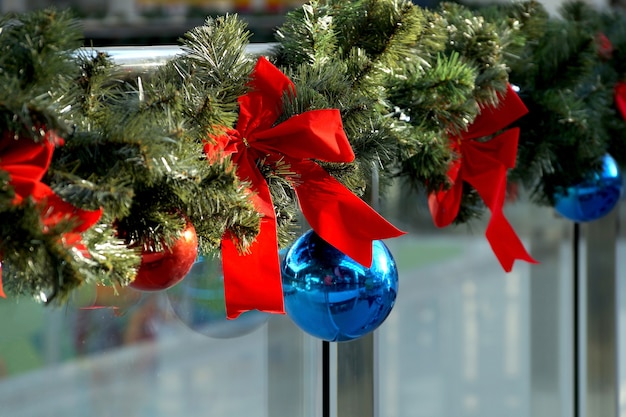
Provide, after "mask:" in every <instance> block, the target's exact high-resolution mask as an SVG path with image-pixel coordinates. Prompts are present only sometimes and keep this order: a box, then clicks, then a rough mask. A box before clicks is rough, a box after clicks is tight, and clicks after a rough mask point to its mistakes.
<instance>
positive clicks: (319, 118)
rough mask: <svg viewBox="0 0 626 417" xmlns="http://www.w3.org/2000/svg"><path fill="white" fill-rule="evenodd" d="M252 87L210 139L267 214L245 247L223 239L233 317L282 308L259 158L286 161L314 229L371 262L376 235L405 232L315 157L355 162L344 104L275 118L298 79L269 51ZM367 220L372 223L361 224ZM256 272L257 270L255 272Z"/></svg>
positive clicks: (211, 150)
mask: <svg viewBox="0 0 626 417" xmlns="http://www.w3.org/2000/svg"><path fill="white" fill-rule="evenodd" d="M251 78H252V80H251V88H252V91H251V92H249V93H247V94H246V95H243V96H241V97H240V98H239V119H238V121H237V127H236V129H226V131H225V135H222V136H218V137H216V138H214V139H215V141H216V142H217V145H214V144H213V143H207V145H206V148H205V150H206V152H207V155H208V156H209V159H211V158H214V156H215V155H216V154H217V153H218V152H222V153H223V154H224V155H231V156H232V158H233V161H234V162H235V164H236V165H237V173H238V175H239V176H240V177H241V179H242V180H243V179H245V180H249V181H250V182H251V183H252V186H253V188H252V191H253V192H252V193H251V194H252V195H251V198H252V199H253V201H255V204H256V207H257V209H258V210H259V212H260V213H262V214H263V218H262V219H261V231H260V233H259V236H257V239H256V241H255V242H253V243H252V245H251V246H250V247H249V253H245V254H242V253H240V251H239V250H238V249H237V245H236V244H235V243H233V237H232V236H231V235H230V234H226V235H225V238H224V240H223V241H222V258H223V263H224V281H225V292H226V309H227V312H228V317H229V318H235V317H237V316H238V315H239V314H240V313H242V312H244V311H247V310H250V309H253V308H256V309H259V310H263V311H269V312H283V296H282V291H281V289H282V286H281V281H280V272H279V262H278V240H277V235H276V220H275V212H274V205H273V203H272V198H271V194H270V191H269V188H268V186H267V185H266V182H265V179H264V178H263V176H262V174H261V172H260V170H259V168H258V167H257V166H256V161H257V160H258V159H261V158H263V159H265V161H266V163H269V164H270V165H272V164H273V165H276V164H277V163H278V162H280V163H283V164H287V166H288V167H289V169H290V170H292V171H293V173H292V174H291V175H290V177H291V178H293V180H292V182H293V187H294V190H295V193H296V195H297V198H298V202H299V204H300V207H301V209H302V212H303V214H304V216H305V217H306V219H307V220H308V222H309V224H311V226H312V227H313V229H314V230H316V232H317V233H318V234H320V235H321V236H323V237H324V238H325V239H326V240H328V241H329V242H331V243H332V244H334V245H336V246H337V247H339V248H341V250H343V251H345V252H346V253H348V254H350V255H351V256H352V257H353V258H354V259H356V260H357V261H358V262H360V263H362V264H364V265H370V264H371V262H372V249H371V242H372V241H373V240H375V239H376V238H389V237H395V236H399V235H401V234H403V232H401V231H399V230H398V229H396V228H395V227H393V226H392V225H391V224H390V223H388V222H387V221H386V220H385V219H383V218H382V217H381V216H380V215H378V214H377V213H376V212H375V211H374V210H372V209H371V208H370V207H369V206H368V205H367V204H366V203H364V202H363V201H362V200H361V199H359V198H358V197H356V196H355V195H354V194H352V193H351V192H350V191H349V190H348V189H346V188H345V187H344V186H343V185H341V183H339V182H338V181H337V180H336V179H334V178H333V177H332V176H331V175H330V174H328V173H327V172H326V171H325V170H324V169H323V168H322V167H320V166H319V165H318V164H317V163H316V162H314V161H313V159H315V160H320V161H326V162H334V163H340V162H344V163H345V162H351V161H352V160H353V159H354V153H353V152H352V149H351V147H350V143H349V142H348V139H347V138H346V136H345V133H344V132H343V128H342V123H341V116H340V114H339V111H338V110H311V111H306V112H303V113H301V114H298V115H296V116H293V117H291V118H288V119H287V120H285V121H282V122H281V123H279V124H276V125H275V122H276V121H277V120H278V118H279V116H281V113H282V111H281V110H282V101H283V98H284V96H285V95H289V94H294V93H295V92H294V91H293V90H294V85H293V84H292V83H291V81H289V79H288V78H287V77H286V76H285V75H284V74H282V73H281V72H280V70H279V69H278V68H276V67H275V66H273V65H272V64H271V63H270V62H269V61H267V60H266V59H265V58H260V59H259V60H258V62H257V64H256V66H255V68H254V71H253V73H252V77H251ZM363 224H367V225H368V228H365V229H364V228H362V227H361V226H362V225H363ZM250 271H256V274H254V276H251V275H250Z"/></svg>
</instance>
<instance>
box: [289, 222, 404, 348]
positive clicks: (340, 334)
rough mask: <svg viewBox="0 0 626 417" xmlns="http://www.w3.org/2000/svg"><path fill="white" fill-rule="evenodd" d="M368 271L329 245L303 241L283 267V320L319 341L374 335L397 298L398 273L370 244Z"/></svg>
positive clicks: (381, 248) (311, 237)
mask: <svg viewBox="0 0 626 417" xmlns="http://www.w3.org/2000/svg"><path fill="white" fill-rule="evenodd" d="M372 249H373V252H372V254H373V260H372V265H371V267H370V268H366V267H364V266H363V265H361V264H359V263H357V262H355V261H354V260H353V259H351V258H350V257H348V256H347V255H345V254H344V253H342V252H340V251H339V250H337V249H336V248H335V247H333V246H331V245H329V244H328V243H327V242H326V241H324V240H323V239H321V238H320V237H319V236H318V235H317V234H316V233H315V232H313V231H309V232H307V233H305V234H304V235H303V236H301V237H300V238H299V239H298V240H296V242H295V243H294V244H293V245H292V247H291V248H290V249H289V251H288V252H287V255H286V256H285V258H284V260H283V262H282V279H283V293H284V297H285V310H286V312H287V315H288V316H289V317H290V318H291V319H292V320H293V321H294V323H296V325H298V326H299V327H300V328H301V329H302V330H304V331H305V332H307V333H309V334H311V335H312V336H315V337H318V338H320V339H324V340H328V341H331V342H342V341H348V340H353V339H356V338H359V337H361V336H363V335H365V334H367V333H369V332H372V331H373V330H375V329H376V328H377V327H378V326H380V324H381V323H382V322H383V321H384V320H385V319H386V318H387V316H388V315H389V313H390V312H391V309H392V308H393V305H394V302H395V299H396V294H397V292H398V270H397V268H396V263H395V261H394V259H393V257H392V256H391V253H390V252H389V249H387V246H385V244H384V243H383V242H382V241H380V240H375V241H374V242H373V243H372Z"/></svg>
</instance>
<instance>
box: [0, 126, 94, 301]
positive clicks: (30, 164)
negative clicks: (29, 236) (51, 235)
mask: <svg viewBox="0 0 626 417" xmlns="http://www.w3.org/2000/svg"><path fill="white" fill-rule="evenodd" d="M62 143H63V140H62V139H61V138H60V137H58V136H57V135H56V134H55V133H54V132H51V131H48V132H47V133H46V134H45V136H44V138H43V139H42V141H41V142H35V141H34V140H33V139H31V138H27V137H20V138H19V139H15V138H14V137H13V133H11V132H4V133H3V134H2V138H1V139H0V169H1V170H4V171H7V172H8V173H9V177H10V180H9V185H10V186H11V187H12V188H13V190H14V192H15V197H14V198H13V204H15V205H18V204H20V203H21V202H22V201H24V200H25V199H27V198H32V199H33V201H35V202H38V203H42V206H41V207H42V210H41V222H42V224H43V227H44V232H45V231H46V230H47V229H48V228H49V227H50V226H53V225H55V224H57V223H58V222H60V221H62V220H70V221H73V222H75V227H74V228H73V229H72V232H70V233H66V234H65V235H64V236H63V241H64V243H65V244H66V245H69V246H79V245H80V237H79V235H78V234H79V233H82V232H84V231H85V230H87V229H89V228H90V227H91V226H93V225H94V224H95V223H96V222H97V221H98V220H99V219H100V216H101V215H102V210H101V209H100V210H82V209H79V208H76V207H74V206H73V205H71V204H69V203H67V202H65V201H63V200H62V199H61V198H60V197H59V196H57V195H56V194H55V193H54V191H52V189H51V188H50V187H49V186H47V185H46V184H44V183H42V182H41V179H42V178H43V176H44V175H45V173H46V171H47V170H48V167H49V166H50V161H51V160H52V153H53V151H54V147H55V146H56V145H61V144H62ZM0 296H2V297H6V295H5V294H4V291H3V290H2V275H1V274H0Z"/></svg>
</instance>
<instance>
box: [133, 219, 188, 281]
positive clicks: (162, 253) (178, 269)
mask: <svg viewBox="0 0 626 417" xmlns="http://www.w3.org/2000/svg"><path fill="white" fill-rule="evenodd" d="M159 246H163V248H162V249H161V250H154V248H148V249H147V250H146V249H144V250H142V252H141V265H140V266H139V270H138V271H137V276H136V277H135V279H134V280H133V281H132V282H131V283H130V284H129V285H130V286H131V287H133V288H135V289H137V290H142V291H159V290H164V289H167V288H170V287H172V286H174V285H176V284H178V283H179V282H180V281H181V280H182V279H183V278H185V275H187V273H188V272H189V270H190V269H191V266H192V265H193V263H194V261H195V260H196V255H197V253H198V236H197V235H196V229H195V228H194V227H193V224H191V223H190V222H187V226H186V227H185V229H184V230H183V232H182V233H181V235H180V237H179V238H178V239H177V240H176V241H175V242H173V243H172V244H171V245H168V244H164V245H159Z"/></svg>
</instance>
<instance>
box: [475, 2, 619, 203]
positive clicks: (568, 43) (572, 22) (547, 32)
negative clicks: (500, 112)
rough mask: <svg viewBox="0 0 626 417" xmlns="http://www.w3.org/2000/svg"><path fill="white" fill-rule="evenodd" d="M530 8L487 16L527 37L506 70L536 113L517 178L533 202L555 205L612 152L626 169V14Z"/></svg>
mask: <svg viewBox="0 0 626 417" xmlns="http://www.w3.org/2000/svg"><path fill="white" fill-rule="evenodd" d="M529 4H531V5H532V7H533V9H534V12H533V13H525V12H524V11H523V9H520V8H519V6H515V5H508V6H506V5H501V6H499V7H497V8H495V9H490V11H487V9H481V10H480V13H485V16H486V18H487V19H488V20H489V21H493V22H501V23H500V24H504V25H510V24H511V23H513V24H515V25H516V27H517V28H518V32H517V33H518V34H519V35H520V36H521V38H520V42H518V43H516V44H512V45H510V47H507V49H509V50H508V51H507V52H508V53H507V65H508V66H509V67H510V78H509V79H510V82H511V84H514V85H516V86H518V87H519V88H520V91H519V95H520V98H521V99H522V100H523V102H524V104H525V105H526V106H527V107H528V110H529V113H528V115H527V116H526V117H524V118H523V119H521V120H520V121H519V122H518V123H517V126H519V128H520V139H519V151H518V161H517V165H516V167H515V168H514V169H513V170H512V172H511V179H512V180H514V181H519V182H520V183H522V184H524V185H525V186H526V187H527V188H528V189H529V190H530V191H531V197H532V198H533V201H534V202H536V203H539V204H542V205H550V206H554V204H555V198H556V197H557V196H558V195H559V193H561V192H562V190H565V189H568V188H569V187H573V186H576V185H577V184H580V183H581V182H583V181H585V180H586V179H587V178H588V177H589V176H590V175H592V174H593V173H595V172H598V171H599V170H600V168H601V167H600V161H601V160H602V157H603V155H604V154H605V153H607V152H609V153H611V154H612V155H614V157H615V158H617V163H618V164H620V165H621V164H623V163H625V162H626V160H624V159H623V156H622V155H624V152H623V151H622V150H623V149H624V141H623V139H622V138H623V137H625V136H624V135H626V130H625V129H626V125H625V124H624V123H623V120H620V119H621V117H618V114H617V112H616V108H615V105H614V100H613V97H614V86H615V85H616V84H617V82H618V81H619V80H620V78H621V77H622V75H621V74H620V73H622V70H621V69H620V66H623V63H621V61H623V55H622V54H623V53H624V52H623V46H626V43H622V42H624V40H626V39H624V34H623V33H622V32H623V30H622V29H621V28H623V23H624V15H623V13H618V12H616V11H615V10H611V11H609V12H603V11H600V10H597V9H595V8H594V7H593V6H590V5H589V4H584V3H582V2H566V3H564V4H563V5H562V7H561V9H560V11H559V12H560V13H559V17H558V18H556V17H554V18H553V17H551V16H549V15H548V13H546V11H545V10H544V9H543V7H542V6H541V5H540V4H539V3H532V2H531V3H529ZM493 10H496V11H495V12H493ZM505 16H506V18H504V17H505Z"/></svg>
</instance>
